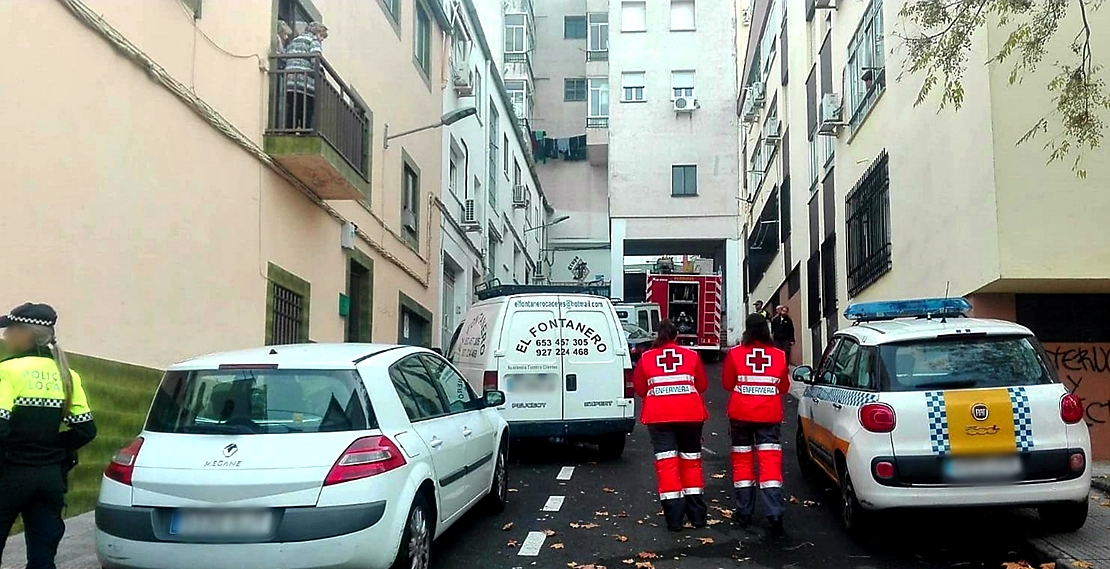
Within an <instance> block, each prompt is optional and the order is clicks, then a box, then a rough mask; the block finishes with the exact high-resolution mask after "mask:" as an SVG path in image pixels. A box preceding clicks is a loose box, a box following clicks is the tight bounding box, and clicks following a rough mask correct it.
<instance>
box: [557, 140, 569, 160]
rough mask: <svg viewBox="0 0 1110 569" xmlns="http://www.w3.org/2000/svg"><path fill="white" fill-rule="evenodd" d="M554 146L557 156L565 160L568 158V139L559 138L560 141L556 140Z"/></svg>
mask: <svg viewBox="0 0 1110 569" xmlns="http://www.w3.org/2000/svg"><path fill="white" fill-rule="evenodd" d="M556 145H557V146H558V148H559V156H560V157H562V158H567V157H568V156H570V139H569V138H560V139H558V140H557V141H556Z"/></svg>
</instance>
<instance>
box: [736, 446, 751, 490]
mask: <svg viewBox="0 0 1110 569" xmlns="http://www.w3.org/2000/svg"><path fill="white" fill-rule="evenodd" d="M754 458H755V457H753V456H752V447H750V446H738V447H732V485H733V486H734V487H736V488H746V487H748V486H751V485H752V483H753V482H754V481H755V471H754V470H755V463H754V462H753V459H754Z"/></svg>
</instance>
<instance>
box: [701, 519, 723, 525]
mask: <svg viewBox="0 0 1110 569" xmlns="http://www.w3.org/2000/svg"><path fill="white" fill-rule="evenodd" d="M719 523H721V520H718V519H711V520H706V521H705V524H706V525H710V526H715V525H717V524H719Z"/></svg>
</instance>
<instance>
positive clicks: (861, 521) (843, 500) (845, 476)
mask: <svg viewBox="0 0 1110 569" xmlns="http://www.w3.org/2000/svg"><path fill="white" fill-rule="evenodd" d="M837 476H838V477H839V486H840V520H841V523H843V524H844V529H845V530H847V532H848V536H849V537H851V538H852V539H855V540H857V541H865V540H866V538H867V537H869V535H868V534H869V532H870V531H871V529H872V528H873V527H874V524H873V521H874V517H875V514H874V512H870V511H868V510H865V509H863V507H862V506H861V505H860V503H859V498H858V497H857V496H856V486H855V484H853V483H852V475H851V474H850V473H849V472H848V465H847V464H844V463H843V462H840V463H839V464H837Z"/></svg>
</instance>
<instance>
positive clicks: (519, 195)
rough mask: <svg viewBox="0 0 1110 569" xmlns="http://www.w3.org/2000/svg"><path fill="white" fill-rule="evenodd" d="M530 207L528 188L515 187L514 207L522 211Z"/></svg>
mask: <svg viewBox="0 0 1110 569" xmlns="http://www.w3.org/2000/svg"><path fill="white" fill-rule="evenodd" d="M529 205H531V204H529V203H528V186H513V207H515V208H517V209H520V208H525V207H528V206H529Z"/></svg>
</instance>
